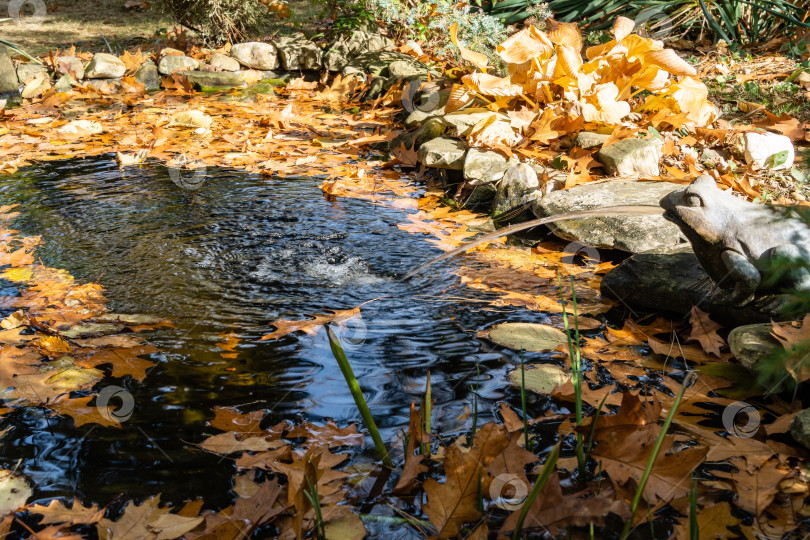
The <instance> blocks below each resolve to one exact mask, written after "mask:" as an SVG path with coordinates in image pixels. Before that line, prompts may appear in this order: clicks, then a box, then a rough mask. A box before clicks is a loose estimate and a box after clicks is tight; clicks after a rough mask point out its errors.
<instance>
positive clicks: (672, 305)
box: [600, 251, 711, 316]
mask: <svg viewBox="0 0 810 540" xmlns="http://www.w3.org/2000/svg"><path fill="white" fill-rule="evenodd" d="M708 277H709V276H708V275H707V274H706V272H704V271H703V269H702V268H701V267H700V265H699V264H698V261H697V257H695V254H694V253H692V252H691V251H685V252H682V253H672V254H666V255H662V254H653V253H642V254H638V255H633V256H632V257H630V258H629V259H626V260H624V261H623V262H622V263H621V264H619V265H618V266H617V267H616V268H614V269H613V270H611V271H610V272H608V273H607V275H606V276H605V277H604V278H603V279H602V282H601V284H600V292H601V293H602V296H605V297H607V298H610V299H612V300H617V301H619V302H622V303H623V304H625V305H626V306H629V308H630V311H631V312H632V311H634V310H650V311H666V312H671V313H677V314H679V315H683V316H686V315H688V314H689V313H690V311H691V310H692V304H693V300H692V295H691V294H690V290H692V289H693V288H694V291H695V293H696V295H700V293H704V294H706V295H707V296H708V294H709V291H710V290H711V286H710V285H708V286H707V285H705V282H706V281H708ZM701 284H704V285H701Z"/></svg>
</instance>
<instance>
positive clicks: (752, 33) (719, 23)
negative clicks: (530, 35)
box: [548, 0, 810, 45]
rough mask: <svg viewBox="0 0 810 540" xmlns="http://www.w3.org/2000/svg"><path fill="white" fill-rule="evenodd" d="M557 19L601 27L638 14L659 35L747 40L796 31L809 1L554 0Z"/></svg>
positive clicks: (731, 41)
mask: <svg viewBox="0 0 810 540" xmlns="http://www.w3.org/2000/svg"><path fill="white" fill-rule="evenodd" d="M548 7H549V9H550V10H551V11H552V12H553V13H554V15H555V18H556V19H558V20H560V21H564V22H577V23H579V24H580V25H586V26H591V27H593V28H596V29H601V28H606V27H608V26H609V24H610V23H611V22H612V20H613V18H614V17H615V16H616V15H624V16H626V17H631V18H635V19H636V20H637V22H639V23H640V24H641V25H643V26H645V27H646V28H647V30H648V33H649V34H651V35H652V36H653V37H657V38H662V37H682V36H686V35H690V36H691V37H697V36H700V35H708V36H709V37H711V38H712V39H713V40H714V41H717V40H720V39H723V40H725V41H726V42H728V43H729V44H737V45H745V44H749V43H754V42H756V41H761V40H762V39H763V37H765V38H766V39H767V38H771V37H777V36H779V35H790V32H791V31H793V30H794V29H795V28H797V27H802V28H810V25H808V24H807V23H805V22H804V21H803V19H804V12H805V10H806V9H807V6H806V5H805V6H804V7H802V5H801V4H794V3H791V2H788V1H787V0H596V1H595V2H586V1H582V0H551V1H550V2H549V3H548Z"/></svg>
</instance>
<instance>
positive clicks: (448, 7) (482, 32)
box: [363, 0, 549, 65]
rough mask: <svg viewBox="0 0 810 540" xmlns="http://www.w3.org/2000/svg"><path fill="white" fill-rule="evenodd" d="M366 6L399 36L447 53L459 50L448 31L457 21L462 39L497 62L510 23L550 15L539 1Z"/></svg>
mask: <svg viewBox="0 0 810 540" xmlns="http://www.w3.org/2000/svg"><path fill="white" fill-rule="evenodd" d="M363 5H364V12H365V13H368V14H369V15H370V16H371V17H373V18H374V19H375V20H377V21H378V22H380V23H382V24H383V25H384V26H385V27H386V28H388V29H389V30H390V31H392V32H394V33H396V34H398V35H397V36H396V37H399V38H412V39H422V40H424V41H425V43H426V45H427V47H428V48H432V49H436V50H439V51H440V52H442V53H444V54H448V55H451V54H453V55H454V54H457V50H458V49H456V48H455V47H453V46H452V45H451V44H450V39H449V36H448V33H447V30H448V28H450V27H451V26H453V24H458V39H459V42H460V43H461V44H462V45H464V46H465V47H467V48H470V49H472V50H475V51H478V52H482V53H484V54H487V56H489V57H490V61H491V63H493V64H495V65H497V64H498V63H499V59H498V58H497V57H496V56H495V55H494V54H492V51H494V50H495V47H497V46H498V45H499V44H500V43H501V42H503V41H504V40H505V39H506V38H507V37H508V36H509V33H510V32H509V28H508V26H507V25H508V24H512V23H515V22H519V21H522V20H526V19H531V22H535V23H539V22H540V21H544V20H545V19H546V18H547V17H548V16H549V11H548V9H547V8H546V4H544V3H542V2H541V1H540V0H501V1H498V0H488V1H487V0H477V1H473V2H470V3H467V2H454V1H452V0H436V1H435V2H417V3H416V4H415V6H413V5H408V4H406V3H405V2H404V1H401V0H366V1H365V2H364V4H363Z"/></svg>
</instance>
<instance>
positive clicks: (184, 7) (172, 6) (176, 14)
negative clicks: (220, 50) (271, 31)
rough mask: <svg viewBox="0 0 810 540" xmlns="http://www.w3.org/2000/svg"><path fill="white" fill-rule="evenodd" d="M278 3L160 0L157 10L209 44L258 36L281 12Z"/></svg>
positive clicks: (241, 0) (235, 0)
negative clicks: (192, 31) (195, 33)
mask: <svg viewBox="0 0 810 540" xmlns="http://www.w3.org/2000/svg"><path fill="white" fill-rule="evenodd" d="M277 6H281V4H279V3H268V4H267V5H265V4H264V3H263V2H260V1H259V0H160V1H159V2H158V3H157V7H158V9H160V10H161V11H163V12H165V13H167V14H169V15H170V16H171V17H173V18H174V20H175V21H177V22H178V23H179V24H181V25H183V26H185V27H187V28H189V29H191V30H194V31H195V32H197V33H198V34H199V36H200V38H201V39H202V40H203V41H205V42H207V43H209V44H222V43H225V42H227V41H231V42H233V43H238V42H239V41H245V40H246V39H249V38H253V37H258V36H260V35H262V34H263V33H264V31H266V30H267V28H268V26H270V24H271V23H273V22H275V21H278V18H279V16H283V15H281V14H282V13H283V12H281V11H278V10H277V9H276V7H277Z"/></svg>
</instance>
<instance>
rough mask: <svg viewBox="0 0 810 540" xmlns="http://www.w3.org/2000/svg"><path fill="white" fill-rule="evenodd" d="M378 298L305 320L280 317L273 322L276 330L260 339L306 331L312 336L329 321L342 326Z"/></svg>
mask: <svg viewBox="0 0 810 540" xmlns="http://www.w3.org/2000/svg"><path fill="white" fill-rule="evenodd" d="M376 300H379V298H374V299H373V300H368V301H366V302H363V303H362V304H360V305H359V306H357V307H354V308H352V309H344V310H337V311H335V310H333V311H332V313H331V314H326V313H318V314H315V315H313V318H312V319H307V320H303V321H292V320H288V319H280V320H278V321H275V322H274V323H272V324H273V326H275V327H276V330H275V331H274V332H271V333H270V334H266V335H264V336H262V337H261V338H260V339H259V341H267V340H271V339H278V338H280V337H284V336H286V335H288V334H292V333H293V332H305V333H307V334H309V335H311V336H317V335H318V332H320V330H321V328H323V327H324V325H326V324H328V323H335V324H337V325H338V326H340V325H343V324H345V323H346V322H347V321H348V320H349V319H352V318H354V317H360V316H361V315H360V308H361V307H362V306H364V305H366V304H368V303H370V302H374V301H376Z"/></svg>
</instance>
